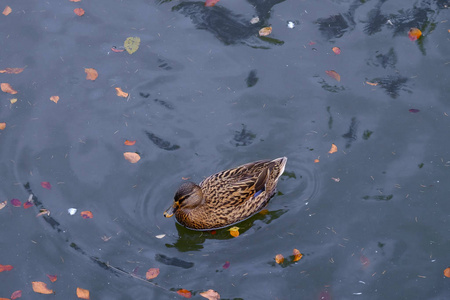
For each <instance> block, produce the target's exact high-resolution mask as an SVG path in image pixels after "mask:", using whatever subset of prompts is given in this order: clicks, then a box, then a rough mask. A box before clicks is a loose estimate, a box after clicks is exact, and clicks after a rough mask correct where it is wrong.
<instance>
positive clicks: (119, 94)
mask: <svg viewBox="0 0 450 300" xmlns="http://www.w3.org/2000/svg"><path fill="white" fill-rule="evenodd" d="M116 93H117V96H119V97H124V98H126V97H128V93H125V92H124V91H122V89H121V88H120V87H116Z"/></svg>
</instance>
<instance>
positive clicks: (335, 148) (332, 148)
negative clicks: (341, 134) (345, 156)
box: [328, 144, 337, 154]
mask: <svg viewBox="0 0 450 300" xmlns="http://www.w3.org/2000/svg"><path fill="white" fill-rule="evenodd" d="M335 152H337V146H336V145H335V144H331V149H330V151H328V153H330V154H332V153H335Z"/></svg>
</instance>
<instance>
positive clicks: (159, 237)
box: [155, 234, 166, 239]
mask: <svg viewBox="0 0 450 300" xmlns="http://www.w3.org/2000/svg"><path fill="white" fill-rule="evenodd" d="M165 236H166V235H165V234H158V235H155V237H156V238H157V239H162V238H163V237H165Z"/></svg>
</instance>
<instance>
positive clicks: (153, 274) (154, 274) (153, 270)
mask: <svg viewBox="0 0 450 300" xmlns="http://www.w3.org/2000/svg"><path fill="white" fill-rule="evenodd" d="M158 275H159V268H150V269H148V271H147V273H145V278H147V280H150V279H153V278H156V277H158Z"/></svg>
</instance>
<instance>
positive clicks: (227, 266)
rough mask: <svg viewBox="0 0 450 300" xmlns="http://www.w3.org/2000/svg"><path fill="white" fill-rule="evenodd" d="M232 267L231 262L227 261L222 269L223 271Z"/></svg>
mask: <svg viewBox="0 0 450 300" xmlns="http://www.w3.org/2000/svg"><path fill="white" fill-rule="evenodd" d="M229 267H230V262H229V261H226V262H225V263H224V264H223V266H222V268H223V269H225V270H226V269H228V268H229Z"/></svg>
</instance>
